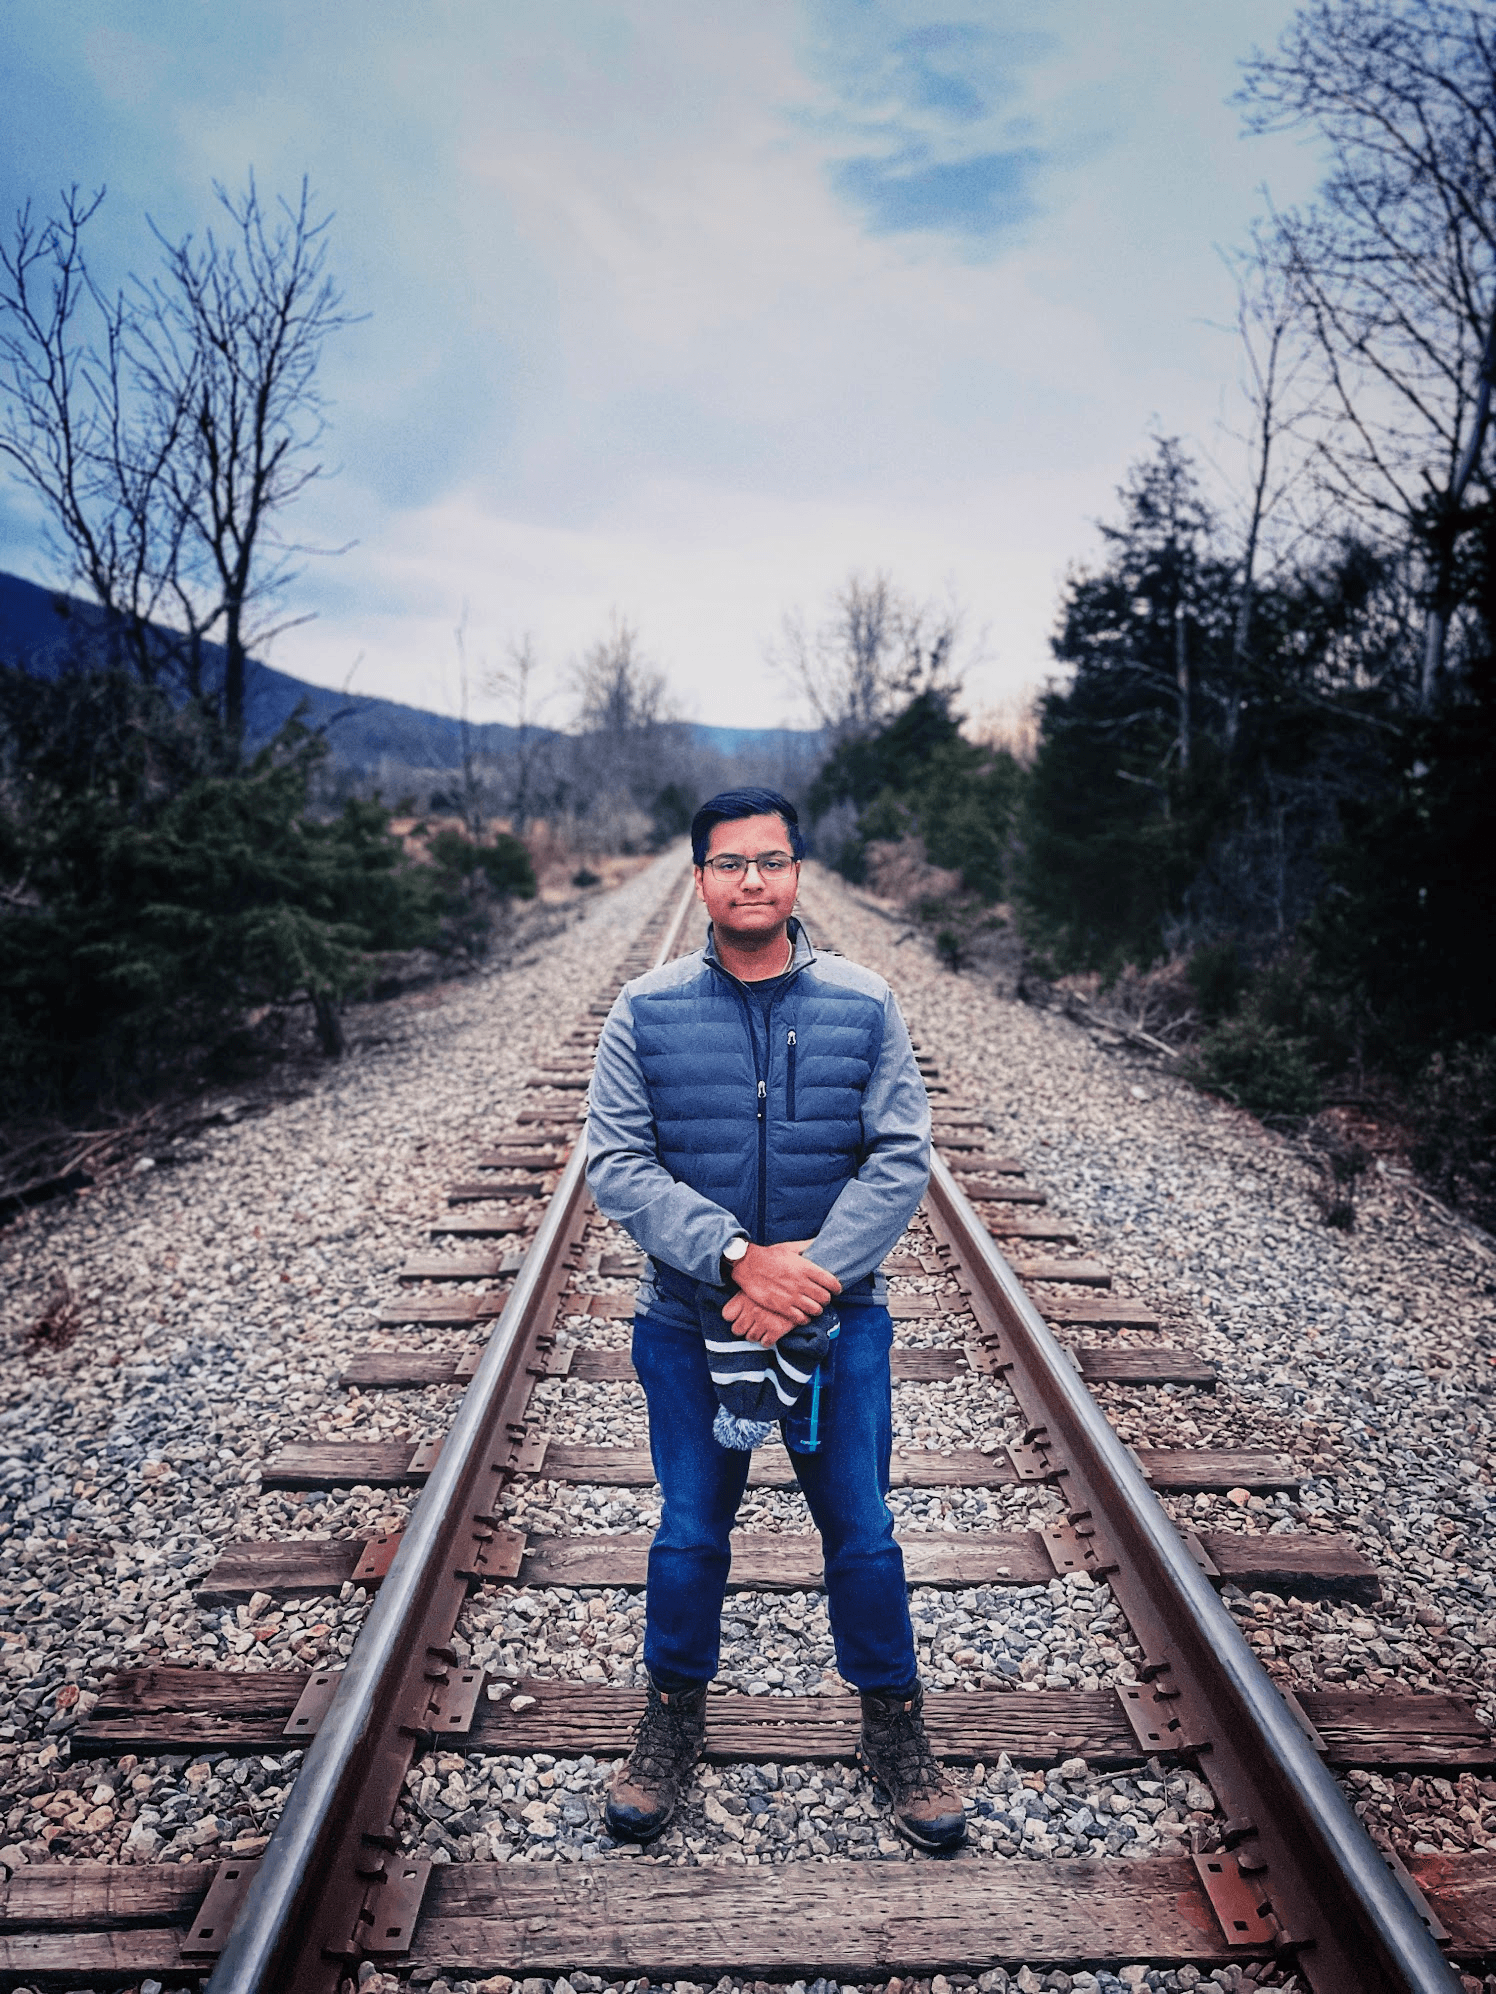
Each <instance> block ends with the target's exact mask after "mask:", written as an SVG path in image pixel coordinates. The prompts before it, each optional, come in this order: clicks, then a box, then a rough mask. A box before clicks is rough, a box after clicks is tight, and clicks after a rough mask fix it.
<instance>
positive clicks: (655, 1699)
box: [603, 1683, 706, 1842]
mask: <svg viewBox="0 0 1496 1994" xmlns="http://www.w3.org/2000/svg"><path fill="white" fill-rule="evenodd" d="M705 1742H706V1684H705V1683H701V1684H700V1685H699V1686H698V1687H697V1688H696V1689H680V1690H672V1691H670V1692H669V1694H668V1695H667V1693H666V1692H665V1691H664V1690H662V1689H656V1688H655V1686H654V1684H653V1683H651V1684H650V1685H649V1700H648V1702H647V1703H646V1704H645V1706H644V1716H643V1718H642V1719H641V1720H640V1724H639V1735H638V1737H637V1738H636V1739H635V1740H634V1749H633V1752H632V1754H631V1755H630V1757H629V1758H627V1759H626V1760H625V1761H624V1763H623V1764H622V1765H621V1766H620V1767H619V1768H618V1770H617V1771H616V1772H615V1773H614V1775H613V1777H612V1779H611V1780H609V1782H608V1805H607V1809H606V1811H605V1814H604V1817H603V1818H604V1820H605V1822H606V1823H607V1829H608V1833H609V1834H610V1835H612V1836H613V1838H614V1839H615V1841H620V1842H647V1841H649V1840H651V1839H652V1838H653V1837H654V1836H655V1835H657V1834H659V1832H660V1830H661V1829H662V1828H664V1827H667V1826H668V1825H669V1822H670V1817H671V1815H673V1814H674V1812H675V1809H676V1803H677V1802H678V1801H679V1799H680V1795H681V1788H682V1787H683V1786H684V1785H685V1783H686V1781H687V1780H688V1779H689V1778H690V1777H691V1768H692V1767H693V1766H694V1765H695V1763H696V1761H697V1760H698V1759H699V1758H700V1757H701V1748H702V1746H703V1745H704V1744H705Z"/></svg>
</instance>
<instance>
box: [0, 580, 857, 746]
mask: <svg viewBox="0 0 1496 1994" xmlns="http://www.w3.org/2000/svg"><path fill="white" fill-rule="evenodd" d="M102 621H103V619H102V616H101V613H100V611H99V610H98V609H97V608H96V607H95V606H94V605H93V604H92V603H87V602H82V601H80V600H79V599H78V598H77V597H76V596H68V595H64V594H61V593H60V592H58V591H57V590H55V589H45V588H38V587H37V585H36V583H35V582H28V581H23V580H22V579H21V577H20V576H19V575H8V574H5V573H4V572H0V663H3V664H17V665H24V666H25V668H26V669H27V670H28V671H31V672H35V673H37V674H39V675H40V676H43V677H51V676H53V675H54V674H56V673H57V672H59V671H60V670H62V669H63V667H64V666H65V665H66V663H67V661H68V659H69V658H70V657H76V656H77V655H78V653H79V651H80V650H83V651H85V652H86V651H87V649H88V648H90V646H91V645H92V644H93V643H94V642H95V641H96V637H97V632H98V631H99V629H100V627H101V625H102ZM208 651H209V663H208V675H209V678H210V680H211V678H212V676H213V674H214V673H215V672H217V673H220V674H221V672H222V669H223V666H222V652H221V650H220V648H219V647H218V646H217V645H216V644H215V645H210V646H208ZM298 708H300V709H301V710H302V713H303V717H304V718H305V719H306V721H307V724H308V725H309V726H312V727H323V726H325V727H326V728H327V741H328V747H329V750H330V759H331V763H332V766H333V767H334V768H335V769H346V770H347V771H348V772H349V773H350V774H354V775H365V774H373V773H375V772H377V771H378V770H379V769H380V768H381V766H384V765H386V764H398V765H400V766H403V767H406V768H410V769H443V770H455V769H460V768H461V766H462V727H461V723H460V722H459V721H457V720H454V719H451V718H450V717H449V716H448V715H446V714H444V713H428V712H426V711H425V710H424V708H422V707H419V706H403V705H401V704H400V702H399V701H397V700H393V699H371V698H369V697H368V696H367V695H366V694H362V693H341V692H333V691H330V690H329V689H328V688H327V687H326V686H320V685H309V684H308V683H307V682H306V680H305V679H298V678H293V677H292V676H291V674H290V673H289V672H278V671H276V669H275V668H274V666H273V665H262V664H260V663H258V662H256V661H254V660H252V661H251V663H250V666H249V672H248V677H247V681H246V685H245V719H246V730H247V735H248V742H249V745H250V746H251V747H257V746H259V745H260V744H261V743H262V742H265V741H268V740H269V739H270V738H271V737H272V736H273V735H274V734H275V733H276V732H277V731H278V730H279V729H280V728H281V727H283V726H284V725H285V723H286V721H287V720H289V719H290V718H291V715H292V714H293V713H295V712H296V711H297V709H298ZM685 731H686V732H687V733H688V734H689V736H690V737H691V740H692V742H693V744H694V745H695V746H697V747H699V748H704V749H707V750H709V751H710V752H712V753H715V754H717V755H720V756H722V757H723V759H724V760H729V761H737V760H742V759H745V758H751V759H753V760H763V761H767V762H772V763H774V764H778V765H781V766H783V765H788V766H789V767H795V766H799V767H808V766H809V765H811V764H812V763H813V762H814V761H815V759H816V758H817V751H818V748H819V745H820V738H821V737H820V735H819V734H817V733H814V732H809V731H803V730H799V729H796V728H792V727H705V726H698V725H696V724H694V723H689V722H688V723H685ZM469 734H470V740H471V745H472V750H473V752H474V753H475V754H477V755H480V756H498V755H504V754H507V753H510V752H511V751H512V749H513V746H514V742H515V739H516V737H517V734H518V729H517V728H514V727H506V726H503V725H501V724H499V723H498V722H486V723H484V724H482V725H479V724H477V723H474V725H473V726H472V727H471V728H470V729H469Z"/></svg>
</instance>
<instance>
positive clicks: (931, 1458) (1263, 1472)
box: [260, 1433, 1303, 1495]
mask: <svg viewBox="0 0 1496 1994" xmlns="http://www.w3.org/2000/svg"><path fill="white" fill-rule="evenodd" d="M533 1440H534V1443H535V1444H536V1445H538V1446H540V1447H541V1448H542V1450H543V1451H542V1452H541V1454H540V1455H539V1457H538V1458H537V1459H536V1460H535V1461H534V1462H533V1464H532V1465H530V1466H529V1467H528V1468H527V1470H526V1471H527V1472H529V1473H532V1474H536V1475H540V1476H543V1477H544V1479H545V1480H547V1481H554V1482H587V1483H594V1484H596V1485H597V1486H599V1487H603V1488H652V1487H653V1486H654V1479H655V1474H654V1465H653V1463H652V1461H651V1459H650V1454H649V1449H648V1448H647V1447H574V1446H571V1445H570V1444H569V1443H567V1442H564V1441H552V1440H549V1439H548V1436H546V1435H545V1434H543V1433H536V1434H534V1435H533ZM439 1451H440V1443H439V1442H431V1441H425V1442H421V1443H419V1444H413V1443H412V1442H411V1441H409V1440H293V1441H291V1442H290V1443H289V1444H288V1445H287V1446H285V1447H283V1448H282V1449H281V1451H280V1452H279V1453H278V1454H277V1455H275V1456H274V1457H273V1458H272V1459H271V1460H269V1461H267V1462H266V1463H265V1466H264V1467H263V1468H262V1469H261V1471H260V1486H261V1487H262V1488H267V1489H334V1488H403V1487H406V1486H407V1485H413V1484H416V1483H419V1482H423V1481H425V1479H426V1477H427V1476H428V1475H429V1474H430V1472H431V1470H432V1468H433V1467H434V1466H435V1464H436V1458H437V1454H438V1453H439ZM1132 1453H1133V1456H1134V1458H1135V1459H1136V1461H1137V1463H1138V1465H1139V1467H1140V1468H1141V1469H1142V1471H1143V1473H1144V1474H1145V1475H1146V1476H1147V1477H1148V1480H1149V1481H1150V1482H1151V1483H1152V1485H1153V1486H1154V1488H1156V1489H1167V1490H1171V1491H1174V1492H1176V1493H1189V1494H1202V1493H1204V1492H1206V1491H1208V1490H1217V1491H1225V1490H1227V1489H1246V1490H1248V1491H1250V1492H1252V1493H1254V1494H1263V1495H1265V1494H1269V1493H1272V1492H1275V1491H1277V1490H1280V1489H1296V1488H1297V1487H1298V1486H1299V1483H1300V1482H1301V1481H1302V1479H1303V1475H1302V1473H1301V1471H1300V1469H1299V1468H1298V1467H1297V1466H1296V1465H1295V1464H1294V1463H1293V1462H1292V1461H1291V1460H1289V1458H1288V1456H1287V1455H1286V1454H1278V1453H1274V1452H1272V1451H1271V1450H1269V1449H1266V1448H1244V1447H1242V1448H1238V1447H1230V1448H1228V1447H1134V1448H1133V1449H1132ZM1032 1479H1043V1478H1042V1477H1038V1478H1036V1477H1033V1476H1030V1475H1028V1474H1025V1473H1023V1472H1021V1471H1020V1469H1019V1467H1018V1466H1016V1465H1015V1463H1014V1461H1013V1459H1012V1457H1011V1456H1010V1455H1009V1454H1007V1453H997V1454H988V1453H984V1452H982V1451H981V1450H980V1449H978V1448H975V1447H961V1448H950V1449H945V1450H940V1451H937V1450H935V1449H933V1448H922V1447H895V1448H894V1450H893V1456H892V1460H891V1463H890V1486H891V1487H893V1488H896V1489H956V1488H961V1489H973V1488H975V1489H982V1488H1010V1487H1012V1486H1014V1485H1015V1484H1017V1483H1020V1482H1024V1481H1028V1480H1032ZM748 1486H749V1487H750V1488H769V1489H780V1488H793V1487H794V1486H795V1473H794V1468H793V1465H792V1464H791V1461H790V1457H789V1455H788V1454H787V1453H786V1452H785V1451H784V1449H783V1448H782V1447H778V1446H765V1447H759V1448H756V1449H755V1450H754V1454H753V1460H752V1462H751V1464H750V1466H749V1470H748Z"/></svg>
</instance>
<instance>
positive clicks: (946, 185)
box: [832, 148, 1044, 240]
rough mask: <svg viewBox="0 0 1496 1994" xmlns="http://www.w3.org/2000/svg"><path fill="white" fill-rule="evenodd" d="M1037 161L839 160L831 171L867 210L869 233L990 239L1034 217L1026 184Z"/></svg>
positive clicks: (1037, 157)
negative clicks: (927, 232)
mask: <svg viewBox="0 0 1496 1994" xmlns="http://www.w3.org/2000/svg"><path fill="white" fill-rule="evenodd" d="M1043 158H1044V155H1043V154H1042V153H1040V152H1036V151H1034V150H1033V149H1032V148H1022V149H1019V150H1015V151H1012V152H986V153H978V154H977V155H976V156H975V157H973V158H971V159H953V160H933V161H931V160H926V161H923V162H921V163H920V164H917V165H914V164H910V163H909V162H908V161H907V160H899V159H844V160H842V161H840V162H839V163H838V164H837V165H836V166H835V167H834V168H833V169H832V181H833V184H834V185H835V186H836V188H837V190H838V191H839V192H840V193H842V194H844V195H846V196H847V197H848V198H849V199H850V200H853V201H855V202H857V204H858V205H859V206H860V207H862V208H863V209H864V210H865V212H866V214H867V218H868V227H869V228H870V229H871V230H872V232H873V234H874V235H898V234H902V233H906V232H908V231H909V230H913V229H941V230H946V231H948V232H950V233H952V234H956V235H965V236H972V237H975V238H977V239H979V240H991V239H992V238H994V237H996V236H999V235H1003V234H1006V233H1007V232H1008V231H1009V230H1011V229H1014V228H1016V227H1018V225H1019V224H1020V223H1022V222H1026V221H1028V220H1030V219H1031V217H1032V216H1033V215H1035V214H1036V213H1037V212H1038V209H1037V205H1036V203H1035V201H1034V199H1033V196H1032V194H1031V193H1030V187H1031V184H1032V182H1033V180H1034V177H1035V176H1036V174H1037V172H1038V170H1039V167H1040V166H1041V165H1042V163H1043Z"/></svg>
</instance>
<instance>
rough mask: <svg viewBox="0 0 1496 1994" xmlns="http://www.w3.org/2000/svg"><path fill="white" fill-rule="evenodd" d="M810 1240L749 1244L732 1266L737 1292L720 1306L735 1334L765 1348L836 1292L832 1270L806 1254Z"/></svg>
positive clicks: (837, 1285)
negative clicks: (829, 1272) (758, 1244)
mask: <svg viewBox="0 0 1496 1994" xmlns="http://www.w3.org/2000/svg"><path fill="white" fill-rule="evenodd" d="M812 1244H813V1242H812V1241H811V1240H808V1239H787V1240H785V1241H783V1242H782V1243H781V1244H780V1245H778V1246H752V1245H750V1246H749V1248H748V1251H747V1252H746V1253H745V1254H744V1255H743V1257H742V1259H741V1260H739V1261H738V1262H737V1264H736V1266H735V1267H734V1268H733V1270H732V1271H733V1279H734V1281H735V1282H736V1283H737V1293H736V1294H735V1295H733V1296H732V1298H731V1299H730V1300H729V1301H728V1303H727V1305H726V1307H725V1308H724V1309H723V1311H722V1314H723V1316H724V1317H725V1318H726V1320H727V1321H728V1322H730V1323H731V1324H732V1329H733V1334H734V1335H735V1336H746V1337H747V1339H748V1341H749V1342H750V1343H761V1344H762V1345H763V1346H764V1348H765V1349H766V1350H767V1349H769V1348H770V1346H771V1345H773V1344H775V1343H777V1342H778V1341H779V1339H780V1337H781V1336H788V1334H789V1332H790V1331H791V1330H792V1329H795V1328H797V1327H798V1326H799V1325H800V1324H801V1323H806V1322H809V1321H810V1319H811V1317H812V1316H818V1315H819V1314H820V1313H821V1311H822V1309H823V1308H825V1306H826V1304H827V1303H828V1302H829V1301H830V1300H831V1298H832V1296H833V1295H839V1294H840V1293H841V1282H840V1281H838V1280H837V1278H836V1276H835V1275H834V1274H828V1273H827V1272H826V1270H825V1268H824V1267H817V1265H816V1264H815V1262H814V1261H813V1260H807V1259H806V1258H805V1248H806V1247H807V1246H810V1245H812Z"/></svg>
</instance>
